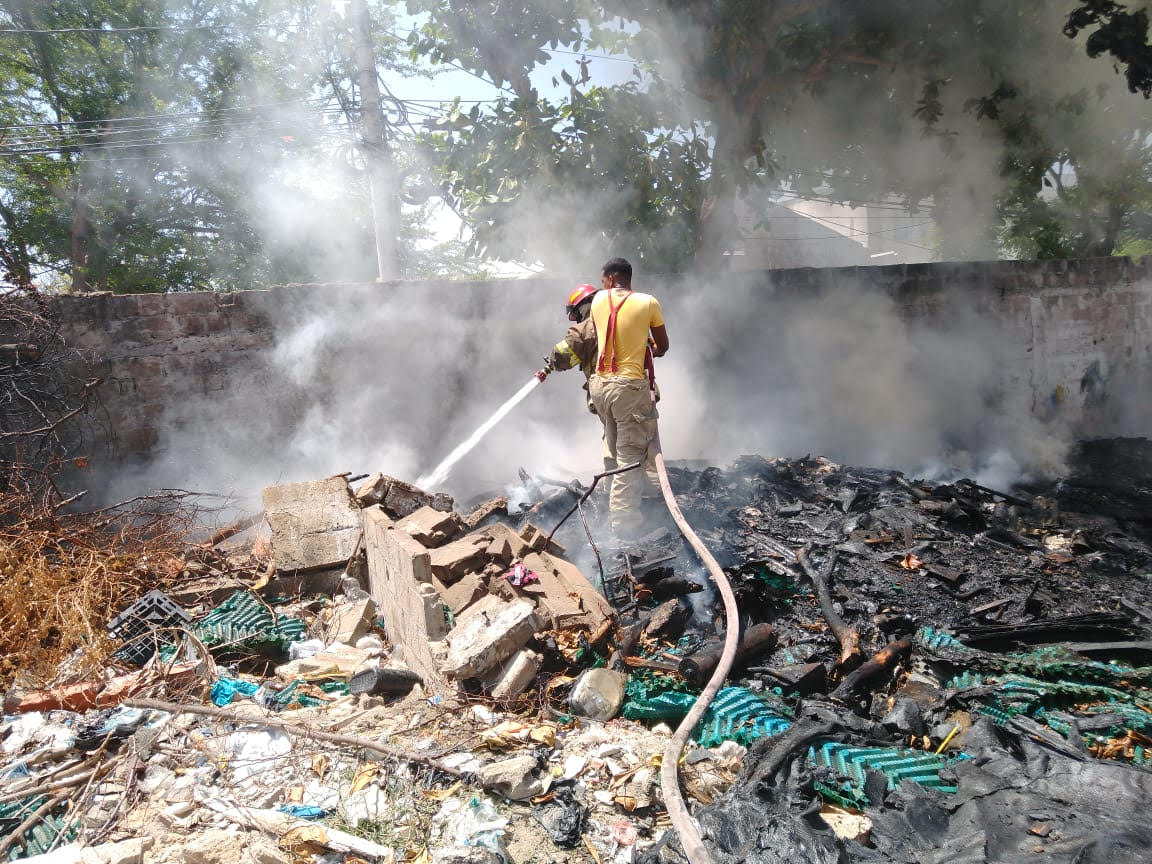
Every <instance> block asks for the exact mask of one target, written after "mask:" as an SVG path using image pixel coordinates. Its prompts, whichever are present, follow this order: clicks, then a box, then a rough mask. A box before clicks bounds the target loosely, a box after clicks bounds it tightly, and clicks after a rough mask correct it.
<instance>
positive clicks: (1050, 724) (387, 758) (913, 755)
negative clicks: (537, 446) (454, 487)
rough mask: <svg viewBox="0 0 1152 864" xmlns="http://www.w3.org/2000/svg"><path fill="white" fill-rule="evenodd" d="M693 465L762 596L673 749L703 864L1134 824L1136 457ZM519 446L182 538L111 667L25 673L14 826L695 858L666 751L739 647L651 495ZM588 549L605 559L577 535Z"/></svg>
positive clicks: (266, 853)
mask: <svg viewBox="0 0 1152 864" xmlns="http://www.w3.org/2000/svg"><path fill="white" fill-rule="evenodd" d="M669 473H670V475H671V478H672V483H673V487H674V488H675V489H676V491H677V495H678V499H679V500H680V503H681V507H682V509H683V510H684V512H685V514H686V516H687V517H688V519H689V521H695V522H697V523H698V524H699V525H700V526H707V528H706V529H703V527H702V534H706V535H707V543H708V545H709V547H710V549H712V551H713V552H714V553H715V554H716V555H717V557H718V558H719V559H720V560H722V561H723V562H724V564H725V569H726V572H727V573H728V575H729V578H730V580H731V581H732V583H733V586H734V590H735V591H736V593H737V598H738V605H739V609H740V613H741V620H740V621H739V622H736V623H737V625H738V626H739V627H740V639H739V640H738V643H737V648H738V650H737V653H736V657H735V664H734V666H733V669H732V670H731V672H730V673H729V676H728V680H727V682H725V684H724V685H723V686H722V687H721V688H720V689H719V691H718V692H717V693H716V695H715V697H714V698H713V699H712V701H711V704H710V705H709V706H708V708H707V710H706V711H704V712H703V716H702V717H701V719H700V720H699V722H698V723H697V725H696V727H695V729H693V730H692V734H691V738H690V742H689V745H688V747H687V749H686V750H685V751H684V752H683V754H682V758H681V759H680V760H679V761H678V763H677V765H676V766H675V767H676V769H677V770H676V773H677V777H678V780H679V782H680V785H681V789H682V791H683V794H684V795H685V796H686V797H687V798H689V799H691V801H692V802H693V810H694V813H695V814H696V815H697V817H698V819H699V822H700V824H701V826H702V827H703V828H704V829H705V834H706V838H707V839H706V844H707V848H708V851H709V854H710V855H711V857H712V858H713V861H714V862H715V864H736V862H740V864H762V862H783V861H791V860H811V861H837V862H851V861H857V860H859V861H869V860H880V858H881V857H882V858H883V859H884V860H885V861H889V862H901V864H903V862H907V864H912V862H916V864H923V862H924V861H928V860H933V861H936V860H941V861H942V860H945V859H946V858H947V859H948V860H952V859H953V858H956V859H957V860H959V858H964V859H965V860H967V859H968V858H973V860H976V858H981V860H982V857H981V856H984V857H988V858H989V859H991V858H995V859H996V860H1002V861H1006V862H1014V861H1018V860H1024V859H1028V860H1034V859H1035V857H1036V856H1037V855H1039V854H1040V853H1039V852H1038V851H1037V850H1042V851H1043V852H1044V857H1045V858H1046V859H1051V860H1054V861H1067V862H1071V861H1074V860H1079V861H1082V862H1089V861H1093V860H1108V861H1116V862H1136V861H1142V860H1143V859H1142V858H1141V857H1140V856H1141V855H1142V854H1143V851H1142V850H1146V849H1147V848H1148V846H1149V844H1152V831H1150V830H1149V829H1147V828H1146V820H1144V819H1143V814H1144V813H1146V812H1147V809H1148V806H1149V805H1150V804H1152V773H1150V772H1152V767H1150V766H1152V611H1150V610H1152V583H1148V581H1147V580H1146V579H1145V578H1144V574H1146V573H1150V572H1152V545H1150V541H1152V520H1149V519H1147V517H1146V516H1145V515H1143V514H1145V513H1146V512H1149V511H1148V510H1147V508H1146V506H1145V505H1147V504H1148V503H1152V502H1147V501H1145V500H1144V497H1143V495H1144V493H1143V492H1141V491H1140V490H1139V489H1129V490H1127V491H1125V492H1123V493H1121V492H1118V491H1110V490H1101V489H1100V488H1099V487H1094V486H1087V485H1084V484H1083V483H1080V482H1077V481H1076V480H1075V479H1069V480H1068V481H1066V482H1065V483H1064V484H1063V485H1062V486H1060V487H1054V486H1050V485H1045V486H1040V485H1035V486H1032V487H1029V488H1016V489H1011V490H1008V491H1006V492H998V491H995V490H990V489H989V488H987V487H983V486H979V485H976V484H971V483H961V482H957V483H925V482H921V481H915V480H911V479H908V478H904V477H903V476H901V475H898V474H893V473H892V472H891V471H880V470H873V469H864V468H851V467H845V466H840V465H836V464H834V463H832V462H829V461H827V460H824V459H819V458H806V459H800V460H767V459H760V458H757V457H743V458H741V459H740V460H737V462H735V463H734V464H733V465H732V466H730V467H728V468H725V469H715V468H708V469H704V470H695V469H689V468H686V467H676V466H673V467H671V468H670V469H669ZM529 480H530V481H531V482H530V483H528V482H526V483H525V488H526V490H527V491H526V492H525V493H524V494H523V495H521V496H519V497H517V498H515V499H514V503H511V504H510V503H509V501H508V499H506V498H505V499H492V500H491V501H489V502H487V503H486V504H482V505H479V506H478V507H476V508H474V510H473V513H472V514H470V515H469V516H468V517H464V516H462V515H461V514H459V513H456V512H455V511H454V510H453V509H452V503H451V501H450V500H448V499H446V497H445V496H436V495H431V494H428V493H426V492H424V491H423V490H420V489H418V488H416V487H414V486H412V485H411V484H406V483H404V482H403V481H400V480H397V479H394V478H388V477H385V476H384V475H379V476H378V477H376V478H375V479H370V481H369V482H368V483H366V484H364V486H362V487H361V488H360V489H358V490H357V494H356V495H353V494H352V493H351V490H350V488H349V484H348V482H347V480H346V479H345V478H344V477H342V476H341V477H336V478H328V479H326V480H324V481H318V483H317V484H311V485H310V484H300V488H298V489H295V490H293V489H288V490H285V489H284V488H283V487H281V488H280V489H279V491H277V492H275V493H274V494H272V496H271V498H270V500H272V501H273V503H274V504H275V505H276V507H277V508H278V509H277V514H278V515H277V526H278V527H277V528H276V530H275V531H274V533H273V537H272V542H271V544H270V545H269V544H268V541H267V540H266V539H264V540H260V541H259V543H261V544H263V545H262V546H260V550H261V551H260V552H259V554H256V553H255V552H252V553H248V552H244V551H239V552H237V551H236V548H237V547H236V546H235V545H233V546H232V549H233V551H231V552H230V553H228V554H229V555H231V556H233V557H234V558H235V562H234V563H233V564H229V563H228V562H227V560H226V558H225V557H224V556H225V553H223V552H221V551H219V550H218V549H216V548H214V547H213V548H211V549H208V548H205V547H203V546H189V548H188V549H187V550H184V551H181V550H179V549H167V548H166V552H165V556H164V557H163V558H162V559H160V560H161V561H162V562H163V564H162V565H161V566H162V567H163V568H164V570H165V572H166V573H167V572H172V573H175V574H178V575H180V582H179V585H180V589H179V590H176V588H175V587H174V584H173V583H162V584H163V585H164V588H163V592H162V593H161V591H160V590H154V588H155V585H154V584H153V585H151V586H150V587H148V588H147V590H144V589H143V588H141V590H139V591H137V592H135V594H132V593H131V592H129V594H128V595H127V596H126V595H125V594H120V595H118V598H119V599H118V600H117V601H116V606H115V607H114V608H120V609H123V611H122V612H121V613H120V614H119V615H117V616H116V618H114V619H113V621H112V622H109V627H110V628H111V632H112V633H113V635H114V636H115V637H116V638H115V639H114V640H107V635H106V634H105V633H104V632H103V629H102V627H103V625H102V624H101V626H100V627H99V628H97V630H99V632H100V638H101V639H105V640H107V642H108V647H107V649H106V650H105V651H104V653H103V654H101V655H100V656H101V658H102V659H101V663H103V664H104V665H103V667H99V668H93V667H92V666H90V665H85V663H84V658H83V657H82V656H81V654H82V653H83V652H79V651H77V652H76V653H75V656H74V657H73V658H71V659H69V658H65V661H64V662H63V663H62V665H61V666H60V668H59V670H58V671H57V672H56V673H55V677H49V678H44V679H42V680H39V681H37V682H36V685H37V686H36V687H35V688H33V687H31V686H27V687H20V686H14V687H12V689H11V690H10V692H9V693H8V695H7V697H6V700H5V716H4V718H3V722H2V723H0V739H2V741H0V750H2V752H3V755H4V758H5V762H4V764H3V765H0V781H2V783H3V787H4V788H3V794H2V795H0V798H2V799H3V800H2V801H0V843H6V844H7V845H6V846H4V847H3V849H4V854H5V857H6V858H8V859H10V860H11V859H15V858H24V857H28V856H30V855H33V854H38V853H41V852H44V851H46V850H47V849H48V848H49V847H51V846H52V845H53V844H55V850H54V851H53V853H52V854H53V855H57V854H59V855H62V856H63V857H62V858H61V862H63V861H69V862H71V861H73V860H75V861H80V860H84V861H85V862H86V864H95V859H91V860H89V858H83V857H82V853H81V851H80V849H81V844H82V843H88V841H90V840H92V839H93V838H95V839H96V840H98V841H100V842H98V843H96V844H91V843H89V845H93V848H94V849H105V852H101V853H100V854H102V855H103V854H107V855H108V856H109V858H108V860H107V861H105V860H104V859H103V858H101V859H100V860H101V862H102V864H112V862H113V861H115V862H116V864H130V862H135V861H139V862H140V864H143V862H144V861H145V860H147V858H146V857H145V853H146V851H147V848H146V845H147V844H144V843H140V844H137V845H135V846H126V845H123V844H111V843H109V842H104V841H111V840H114V839H116V838H118V837H123V836H125V835H126V834H129V833H131V834H135V835H139V836H141V837H144V836H164V837H167V838H169V840H170V842H171V843H172V844H175V848H173V849H171V850H169V849H168V848H167V847H166V848H165V856H166V858H165V860H168V859H171V860H173V861H182V862H184V864H221V862H223V861H225V860H233V858H235V857H242V856H243V855H245V854H246V852H245V850H252V853H251V857H253V860H256V861H258V862H259V864H304V862H309V864H328V862H330V861H336V860H337V857H338V856H339V857H340V858H341V859H343V860H348V861H356V860H360V861H367V860H371V859H380V860H385V861H412V862H420V864H434V862H440V864H448V862H462V861H480V860H484V861H493V860H497V859H499V860H502V861H510V860H512V859H513V858H516V860H519V857H517V856H519V855H521V854H522V853H523V851H524V850H525V849H531V850H532V854H535V852H536V851H537V850H539V851H540V853H541V856H542V857H547V852H546V850H547V849H548V848H552V847H555V848H558V849H563V850H581V851H579V852H578V853H576V854H578V855H581V856H588V857H591V858H595V859H597V860H599V861H600V862H602V864H606V862H608V861H612V862H619V864H624V862H633V861H635V862H639V861H645V862H652V864H655V862H657V861H671V860H674V859H677V856H678V855H679V850H678V849H677V844H678V842H679V841H678V839H677V837H676V836H675V831H672V830H669V824H668V821H667V818H666V814H665V804H664V798H663V790H662V788H661V785H660V782H659V779H660V772H661V768H662V767H663V764H664V763H663V753H664V751H665V748H666V747H667V746H668V742H669V739H670V736H671V735H672V727H673V726H676V725H677V724H679V723H680V722H681V721H682V720H683V719H684V718H685V717H686V716H688V713H689V711H690V710H691V709H692V707H693V705H694V704H695V702H696V700H697V699H698V697H699V695H700V693H701V689H702V688H703V686H704V684H705V683H706V682H707V680H708V679H709V678H710V676H711V674H712V671H713V670H714V669H715V668H716V667H717V665H718V663H719V662H720V658H721V654H722V651H721V646H722V645H723V636H724V633H723V627H724V626H726V625H725V621H724V619H723V617H722V616H720V615H718V609H719V607H718V605H717V599H716V598H715V597H714V596H713V595H712V592H711V590H710V588H709V585H708V584H706V583H707V580H706V579H705V578H704V577H703V576H702V575H701V571H700V569H699V566H698V563H697V562H696V560H695V558H694V557H693V553H692V552H691V550H690V549H689V548H688V547H687V546H686V545H685V544H684V542H683V541H682V540H681V539H680V537H679V535H678V534H677V533H675V532H674V531H673V530H671V528H670V526H669V525H663V526H662V525H660V523H659V519H658V518H656V519H654V522H655V524H654V527H653V529H652V531H651V533H650V534H648V535H646V536H644V537H641V538H640V539H638V540H636V541H634V542H632V543H629V544H627V545H626V546H623V547H618V546H614V545H612V544H610V543H607V542H606V543H604V544H602V545H601V544H599V543H598V541H599V538H600V536H601V535H602V532H603V530H604V525H605V524H606V517H607V504H606V499H605V497H604V495H602V494H600V495H598V494H593V495H590V496H588V497H586V498H583V497H582V496H583V495H584V492H585V491H586V490H583V489H581V488H580V487H579V484H573V483H562V482H560V481H557V482H555V483H551V481H546V480H544V479H543V478H529ZM289 493H290V494H289ZM577 499H582V500H581V503H580V504H579V507H578V509H579V510H580V511H581V515H582V517H583V519H582V520H581V519H572V520H569V521H568V522H567V523H565V524H564V525H563V526H562V527H561V529H560V530H558V531H556V532H555V536H553V537H549V534H548V531H547V528H548V527H550V526H552V525H555V524H557V523H558V522H559V521H560V520H561V519H562V518H563V517H564V516H565V515H566V514H567V513H569V512H570V511H572V507H573V505H574V503H575V502H576V500H577ZM293 501H295V502H297V503H295V504H294V503H292V502H293ZM322 502H328V503H332V502H336V503H333V505H332V506H334V507H336V504H337V503H338V505H339V506H338V507H336V511H334V512H337V513H338V516H339V518H338V519H337V520H336V522H334V523H333V524H332V526H331V530H326V531H325V532H322V535H323V537H322V539H318V540H316V543H317V544H318V545H317V548H312V547H311V546H310V543H311V542H312V541H311V540H309V537H310V536H311V535H308V534H307V533H302V532H301V531H300V530H298V528H294V527H292V525H291V522H292V515H293V508H294V507H296V506H300V507H307V508H312V511H311V512H310V513H309V514H308V515H307V519H311V520H315V519H316V518H317V517H318V514H319V512H320V511H319V510H317V509H316V508H317V507H320V510H322V509H323V507H322V506H320V505H321V503H322ZM493 502H495V503H493ZM328 503H323V506H328ZM363 507H369V508H372V509H371V510H369V511H364V510H362V509H361V508H363ZM656 515H657V516H658V514H656ZM337 523H338V524H337ZM584 523H586V524H587V529H588V531H587V533H585V524H584ZM316 524H317V525H319V524H320V523H319V522H316ZM541 526H543V527H541ZM589 535H590V536H591V537H592V538H593V540H594V541H596V542H597V548H596V550H595V551H594V552H593V550H592V549H591V547H590V546H589V545H588V536H589ZM393 541H395V542H393ZM230 545H231V544H230ZM257 545H258V544H257V541H255V540H254V541H253V548H254V549H255V548H256V546H257ZM197 550H198V551H197ZM565 550H569V551H567V552H566V551H565ZM798 551H799V554H797V553H798ZM566 555H570V558H568V557H565V556H566ZM597 559H598V563H594V564H593V566H595V567H596V569H597V571H598V572H597V582H598V583H599V579H600V575H599V571H600V570H601V568H602V571H603V587H604V594H603V595H601V594H599V593H598V592H597V591H595V590H594V589H593V588H592V583H591V582H589V581H588V580H587V579H586V578H585V576H584V575H583V573H582V572H581V571H580V569H579V567H578V566H577V565H576V564H575V563H573V562H574V561H583V562H587V561H590V560H591V561H594V562H596V561H597ZM321 560H323V561H325V562H326V563H325V564H324V566H323V567H319V566H317V567H314V568H312V569H310V570H307V571H305V572H304V573H300V572H297V571H296V569H295V568H289V571H288V572H283V571H284V564H283V562H284V561H296V562H304V561H312V562H315V561H321ZM206 562H207V563H206ZM229 567H232V568H233V569H228V568H229ZM326 571H331V572H330V573H329V575H330V576H333V579H331V580H329V581H328V582H325V581H324V580H325V579H327V578H328V577H327V576H325V575H323V574H324V573H325V572H326ZM337 578H338V580H339V581H338V582H337V581H335V580H336V579H337ZM193 579H197V580H200V581H199V582H198V583H197V590H196V591H191V590H185V588H184V583H185V582H187V581H191V580H193ZM309 580H313V581H311V582H310V581H309ZM322 584H323V585H328V587H325V588H324V590H311V589H310V588H309V585H322ZM365 589H367V590H365ZM150 592H151V593H150ZM105 614H107V612H106V611H105ZM101 620H103V619H101ZM417 624H418V626H417ZM132 628H136V629H134V630H133V629H132ZM130 630H131V632H129V631H130ZM134 646H137V647H139V650H136V647H134ZM144 646H147V647H146V649H145V647H144ZM154 697H156V698H154ZM158 697H164V698H165V699H167V700H171V701H165V702H159V701H157V698H158ZM209 700H210V701H211V703H212V705H214V706H217V707H215V708H212V707H209V706H208V704H207V703H208V702H209ZM489 796H490V797H489ZM224 826H227V830H223V829H224ZM169 840H166V841H165V843H166V844H167V843H168V842H169ZM112 846H116V847H117V849H113V848H111V847H112ZM121 846H122V848H119V847H121ZM106 847H107V848H106ZM509 847H511V850H512V851H511V852H510V851H509ZM989 850H990V851H989ZM113 853H115V854H116V855H120V854H122V855H123V856H124V857H123V858H122V859H121V858H116V857H115V856H114V855H113ZM83 854H85V855H86V854H88V853H83ZM93 854H95V853H93ZM152 854H155V853H152ZM69 856H71V857H69ZM76 856H81V857H76ZM133 856H135V857H133ZM229 856H232V857H229ZM1094 856H1095V857H1094Z"/></svg>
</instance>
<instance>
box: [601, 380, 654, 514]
mask: <svg viewBox="0 0 1152 864" xmlns="http://www.w3.org/2000/svg"><path fill="white" fill-rule="evenodd" d="M588 392H589V394H590V395H591V397H592V404H594V405H595V406H596V413H597V414H599V415H600V419H601V420H602V421H603V422H604V444H605V449H606V451H607V453H606V455H605V462H606V463H607V461H608V459H609V458H611V459H613V460H614V461H615V463H616V464H617V465H631V464H632V463H633V462H648V461H649V460H650V459H651V458H652V454H651V453H650V449H651V447H650V445H651V444H652V438H653V436H654V435H655V434H656V403H655V402H654V401H653V400H652V392H651V390H649V388H648V381H647V379H645V378H623V377H621V376H619V375H593V376H592V379H591V380H590V381H589V384H588ZM645 481H646V478H645V475H644V473H642V472H641V471H635V470H634V471H625V472H624V473H623V474H617V475H616V476H615V477H613V478H612V494H611V497H610V499H609V502H610V503H609V509H610V510H611V512H612V527H613V528H615V529H617V530H624V531H627V530H631V529H636V528H639V527H640V522H641V519H642V516H641V514H640V498H641V496H642V495H643V492H644V483H645Z"/></svg>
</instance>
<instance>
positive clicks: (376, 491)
mask: <svg viewBox="0 0 1152 864" xmlns="http://www.w3.org/2000/svg"><path fill="white" fill-rule="evenodd" d="M391 479H392V478H390V477H385V476H384V475H383V474H381V473H380V472H379V471H377V472H376V473H375V474H369V475H368V479H366V480H365V481H364V482H363V483H361V484H360V485H359V486H357V487H356V491H355V492H353V493H352V494H353V496H355V498H356V502H357V503H358V504H359V505H360V506H361V507H371V506H373V505H374V504H379V503H380V502H381V501H383V500H384V495H385V494H386V493H387V492H388V486H389V485H390V484H389V481H390V480H391Z"/></svg>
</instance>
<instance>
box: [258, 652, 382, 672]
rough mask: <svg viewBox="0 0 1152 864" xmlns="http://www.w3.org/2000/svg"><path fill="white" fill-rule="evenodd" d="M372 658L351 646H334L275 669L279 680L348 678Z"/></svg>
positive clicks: (370, 653)
mask: <svg viewBox="0 0 1152 864" xmlns="http://www.w3.org/2000/svg"><path fill="white" fill-rule="evenodd" d="M372 656H373V652H371V651H369V650H366V649H363V648H353V647H352V646H351V645H341V644H335V645H333V646H331V647H330V648H325V649H324V650H323V651H320V652H318V653H316V654H313V655H312V656H311V657H301V658H300V659H299V660H292V661H290V662H288V663H285V664H283V665H282V666H277V667H276V674H277V675H278V676H280V677H281V678H299V677H304V676H310V675H344V676H350V675H351V674H352V673H353V672H356V671H357V670H359V669H360V668H362V667H363V666H364V665H365V664H366V663H367V662H368V661H369V660H370V659H371V658H372Z"/></svg>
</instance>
